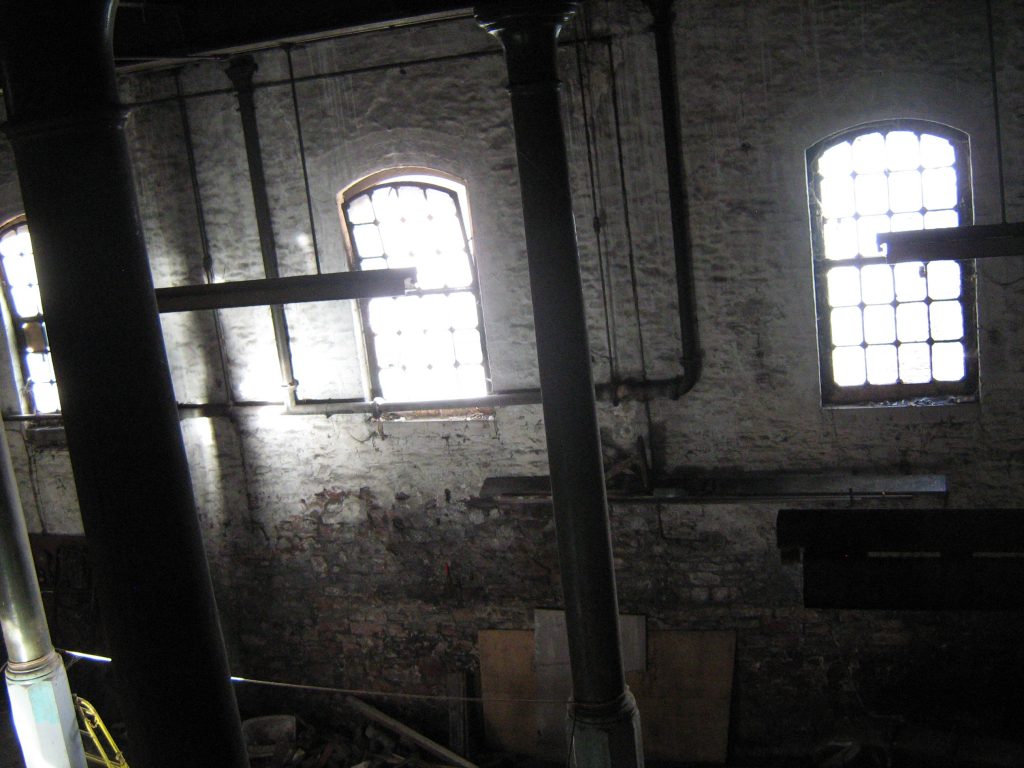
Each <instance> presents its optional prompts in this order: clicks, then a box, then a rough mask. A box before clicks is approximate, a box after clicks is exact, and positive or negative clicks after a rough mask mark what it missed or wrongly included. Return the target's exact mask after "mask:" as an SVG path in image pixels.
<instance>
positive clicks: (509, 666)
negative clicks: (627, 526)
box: [479, 630, 736, 763]
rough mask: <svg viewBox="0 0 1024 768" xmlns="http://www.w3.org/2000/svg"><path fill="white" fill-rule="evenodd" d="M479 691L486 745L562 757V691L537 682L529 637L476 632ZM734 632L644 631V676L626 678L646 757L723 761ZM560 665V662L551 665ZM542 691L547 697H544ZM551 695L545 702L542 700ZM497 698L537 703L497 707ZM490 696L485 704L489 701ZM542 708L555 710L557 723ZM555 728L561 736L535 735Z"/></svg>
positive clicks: (542, 756) (631, 674) (537, 670)
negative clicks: (544, 726)
mask: <svg viewBox="0 0 1024 768" xmlns="http://www.w3.org/2000/svg"><path fill="white" fill-rule="evenodd" d="M479 647H480V675H481V688H482V693H483V696H484V699H485V701H484V718H485V722H486V724H487V736H488V740H489V742H490V743H491V744H492V745H493V746H496V747H499V748H501V749H505V750H507V751H510V752H516V753H519V754H525V755H530V756H531V757H535V758H537V759H542V760H549V761H550V760H564V758H565V742H564V733H565V732H564V724H565V711H566V710H565V704H564V703H563V701H562V700H561V699H562V696H563V693H562V691H563V690H565V689H566V685H567V681H563V682H562V687H561V688H559V689H558V690H555V689H554V688H553V686H552V684H550V682H548V683H545V682H544V681H542V680H541V679H540V676H541V674H542V673H544V671H545V668H544V667H535V666H534V633H533V632H530V631H504V630H490V631H486V632H481V633H480V635H479ZM735 649H736V635H735V633H734V632H683V631H680V632H664V631H663V632H648V633H647V659H646V672H639V671H633V672H629V673H627V681H628V683H629V685H630V688H631V689H632V690H633V693H634V694H635V695H636V698H637V704H638V706H639V708H640V722H641V723H642V726H643V733H644V749H645V753H646V754H647V756H648V757H649V759H651V760H663V761H667V762H672V763H721V762H724V761H725V758H726V754H727V748H728V734H729V712H730V702H731V696H732V680H733V659H734V656H735ZM555 666H558V665H555ZM542 691H545V692H547V693H548V694H549V695H542V693H541V692H542ZM550 697H553V700H552V701H551V702H548V701H546V700H547V699H548V698H550ZM495 698H499V699H500V698H537V699H545V701H538V702H515V703H508V702H498V701H494V699H495ZM488 699H490V701H488ZM545 708H547V709H552V708H553V709H557V714H558V718H559V719H558V720H555V719H554V717H553V716H548V715H547V713H546V712H545ZM545 722H548V723H549V724H550V723H555V724H556V725H560V735H561V736H562V739H554V738H553V736H554V734H553V732H552V734H546V733H543V732H541V731H540V729H539V725H540V724H542V723H545Z"/></svg>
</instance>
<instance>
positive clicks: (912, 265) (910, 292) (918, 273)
mask: <svg viewBox="0 0 1024 768" xmlns="http://www.w3.org/2000/svg"><path fill="white" fill-rule="evenodd" d="M893 274H894V275H895V277H896V301H921V300H923V299H924V297H925V296H926V295H927V292H928V283H927V282H926V281H925V279H924V264H923V263H922V262H920V261H906V262H903V263H902V264H895V265H893Z"/></svg>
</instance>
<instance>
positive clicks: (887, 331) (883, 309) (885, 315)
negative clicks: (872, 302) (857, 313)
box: [864, 304, 896, 344]
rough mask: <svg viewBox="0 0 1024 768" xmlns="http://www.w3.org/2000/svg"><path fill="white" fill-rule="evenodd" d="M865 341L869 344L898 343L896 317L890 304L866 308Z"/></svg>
mask: <svg viewBox="0 0 1024 768" xmlns="http://www.w3.org/2000/svg"><path fill="white" fill-rule="evenodd" d="M864 340H865V341H866V342H867V343H868V344H889V343H891V342H894V341H896V315H895V311H894V310H893V308H892V307H891V306H889V305H888V304H881V305H877V306H870V307H865V308H864Z"/></svg>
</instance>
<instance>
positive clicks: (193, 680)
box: [0, 0, 248, 768]
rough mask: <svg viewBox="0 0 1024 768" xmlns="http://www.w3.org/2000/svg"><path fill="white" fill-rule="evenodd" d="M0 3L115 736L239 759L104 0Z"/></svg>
mask: <svg viewBox="0 0 1024 768" xmlns="http://www.w3.org/2000/svg"><path fill="white" fill-rule="evenodd" d="M9 5H10V6H11V7H10V8H9V9H8V10H10V11H11V12H10V13H9V14H7V18H5V22H4V24H3V27H2V29H0V43H2V45H0V50H2V51H3V62H2V63H3V73H4V83H3V91H4V98H5V101H6V106H7V115H8V117H9V122H8V123H7V125H6V126H5V130H6V133H7V135H8V137H9V138H10V140H11V146H12V148H13V151H14V159H15V162H16V164H17V170H18V176H19V181H20V184H21V191H22V199H23V201H24V206H25V213H26V216H27V218H28V221H29V222H31V226H32V244H33V250H34V252H35V257H36V266H37V270H38V274H39V284H40V293H41V295H42V300H43V304H44V305H45V307H46V327H47V332H48V333H49V337H50V341H51V343H52V346H53V361H54V367H55V369H56V373H57V379H58V380H59V381H60V385H59V387H60V399H61V406H62V418H63V423H64V430H65V435H66V437H67V444H68V449H69V453H70V457H71V465H72V469H73V471H74V476H75V485H76V488H77V492H78V500H79V507H80V509H81V513H82V523H83V526H84V528H85V533H86V537H87V540H88V544H89V552H90V559H91V564H92V569H93V573H94V577H95V584H96V589H97V595H98V597H99V601H100V616H101V618H102V620H103V624H104V629H105V634H106V637H107V640H108V642H109V644H110V648H111V652H112V655H113V656H114V657H115V658H116V659H117V662H116V676H115V679H116V682H117V686H118V692H119V695H120V699H121V702H122V705H123V706H122V709H123V713H124V718H125V722H126V724H127V726H128V732H129V733H130V735H131V736H130V744H129V745H128V750H126V751H127V752H128V756H129V759H130V760H131V762H132V763H133V764H135V763H138V764H139V765H142V766H146V768H177V766H179V765H180V764H181V760H182V756H183V755H202V756H203V762H204V764H206V765H216V766H218V768H245V767H246V766H248V758H247V755H246V750H245V744H244V741H243V739H242V733H241V725H240V722H239V717H238V707H237V705H236V703H235V698H234V693H233V691H232V689H231V686H230V682H229V672H228V665H227V655H226V653H225V650H224V643H223V638H222V636H221V632H220V622H219V618H218V615H217V608H216V605H215V602H214V597H213V589H212V585H211V582H210V574H209V570H208V567H207V562H206V556H205V552H204V550H203V541H202V537H201V534H200V530H199V523H198V519H197V516H196V507H195V499H194V497H193V492H192V484H191V480H190V477H189V469H188V462H187V458H186V455H185V449H184V444H183V442H182V437H181V430H180V426H179V424H178V412H177V408H176V406H175V401H174V391H173V389H172V385H171V377H170V371H169V369H168V365H167V358H166V354H165V352H164V341H163V332H162V329H161V327H160V320H159V317H158V315H157V309H156V299H155V297H154V292H153V282H152V277H151V274H150V268H149V260H148V259H147V256H146V249H145V242H144V239H143V233H142V226H141V222H140V220H139V214H138V204H137V200H136V197H135V187H134V183H133V179H132V169H131V163H130V159H129V153H128V146H127V142H126V138H125V133H124V122H125V114H124V112H123V110H122V109H121V108H120V106H119V104H118V96H117V87H116V82H115V75H114V64H113V57H112V54H111V46H110V42H111V37H112V33H113V29H112V20H113V17H114V2H113V0H76V2H60V3H39V2H35V1H34V0H20V1H19V2H17V3H11V4H9ZM55 51H57V52H59V55H54V52H55ZM111 403H116V406H117V407H116V412H112V411H111V409H110V408H109V405H110V404H111ZM169 702H170V703H172V705H173V718H172V720H173V723H172V724H171V727H169V722H170V721H169V720H168V714H169V712H168V705H169Z"/></svg>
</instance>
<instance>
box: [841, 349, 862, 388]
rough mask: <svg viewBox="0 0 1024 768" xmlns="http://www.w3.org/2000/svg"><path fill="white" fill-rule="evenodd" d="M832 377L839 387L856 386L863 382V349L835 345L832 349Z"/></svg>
mask: <svg viewBox="0 0 1024 768" xmlns="http://www.w3.org/2000/svg"><path fill="white" fill-rule="evenodd" d="M832 378H833V379H834V380H835V382H836V384H838V385H839V386H841V387H856V386H860V385H861V384H863V383H864V381H865V380H866V378H867V374H866V373H865V369H864V350H863V349H861V348H860V347H836V348H835V349H834V350H832Z"/></svg>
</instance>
